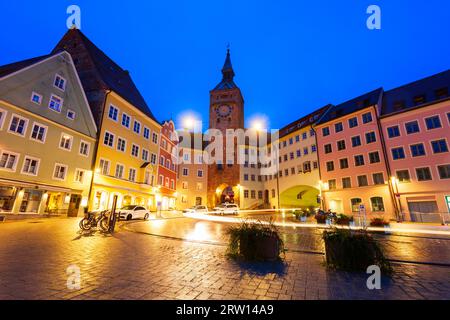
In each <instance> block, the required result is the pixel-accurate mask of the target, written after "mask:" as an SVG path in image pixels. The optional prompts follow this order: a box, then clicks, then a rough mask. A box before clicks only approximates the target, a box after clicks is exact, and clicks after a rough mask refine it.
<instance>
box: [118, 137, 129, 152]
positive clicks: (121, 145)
mask: <svg viewBox="0 0 450 320" xmlns="http://www.w3.org/2000/svg"><path fill="white" fill-rule="evenodd" d="M126 147H127V142H126V140H125V139H123V138H121V137H119V138H117V150H119V151H122V152H125V149H126Z"/></svg>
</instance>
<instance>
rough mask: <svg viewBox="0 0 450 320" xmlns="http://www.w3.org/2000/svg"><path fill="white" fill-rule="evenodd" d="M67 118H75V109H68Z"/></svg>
mask: <svg viewBox="0 0 450 320" xmlns="http://www.w3.org/2000/svg"><path fill="white" fill-rule="evenodd" d="M67 118H68V119H70V120H75V111H73V110H70V109H69V110H67Z"/></svg>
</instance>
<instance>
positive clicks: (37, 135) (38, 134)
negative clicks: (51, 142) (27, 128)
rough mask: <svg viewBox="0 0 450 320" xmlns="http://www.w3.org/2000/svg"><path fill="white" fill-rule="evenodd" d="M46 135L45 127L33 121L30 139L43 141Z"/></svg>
mask: <svg viewBox="0 0 450 320" xmlns="http://www.w3.org/2000/svg"><path fill="white" fill-rule="evenodd" d="M46 135H47V127H46V126H43V125H41V124H40V123H37V122H35V123H33V130H31V137H30V139H31V140H36V141H39V142H45V137H46Z"/></svg>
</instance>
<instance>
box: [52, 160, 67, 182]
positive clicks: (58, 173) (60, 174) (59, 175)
mask: <svg viewBox="0 0 450 320" xmlns="http://www.w3.org/2000/svg"><path fill="white" fill-rule="evenodd" d="M66 175H67V166H66V165H64V164H59V163H57V164H56V165H55V171H54V172H53V179H56V180H66Z"/></svg>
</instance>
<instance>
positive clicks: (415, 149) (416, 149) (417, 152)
mask: <svg viewBox="0 0 450 320" xmlns="http://www.w3.org/2000/svg"><path fill="white" fill-rule="evenodd" d="M410 148H411V155H412V156H413V157H420V156H424V155H425V147H424V146H423V143H418V144H413V145H411V147H410Z"/></svg>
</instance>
